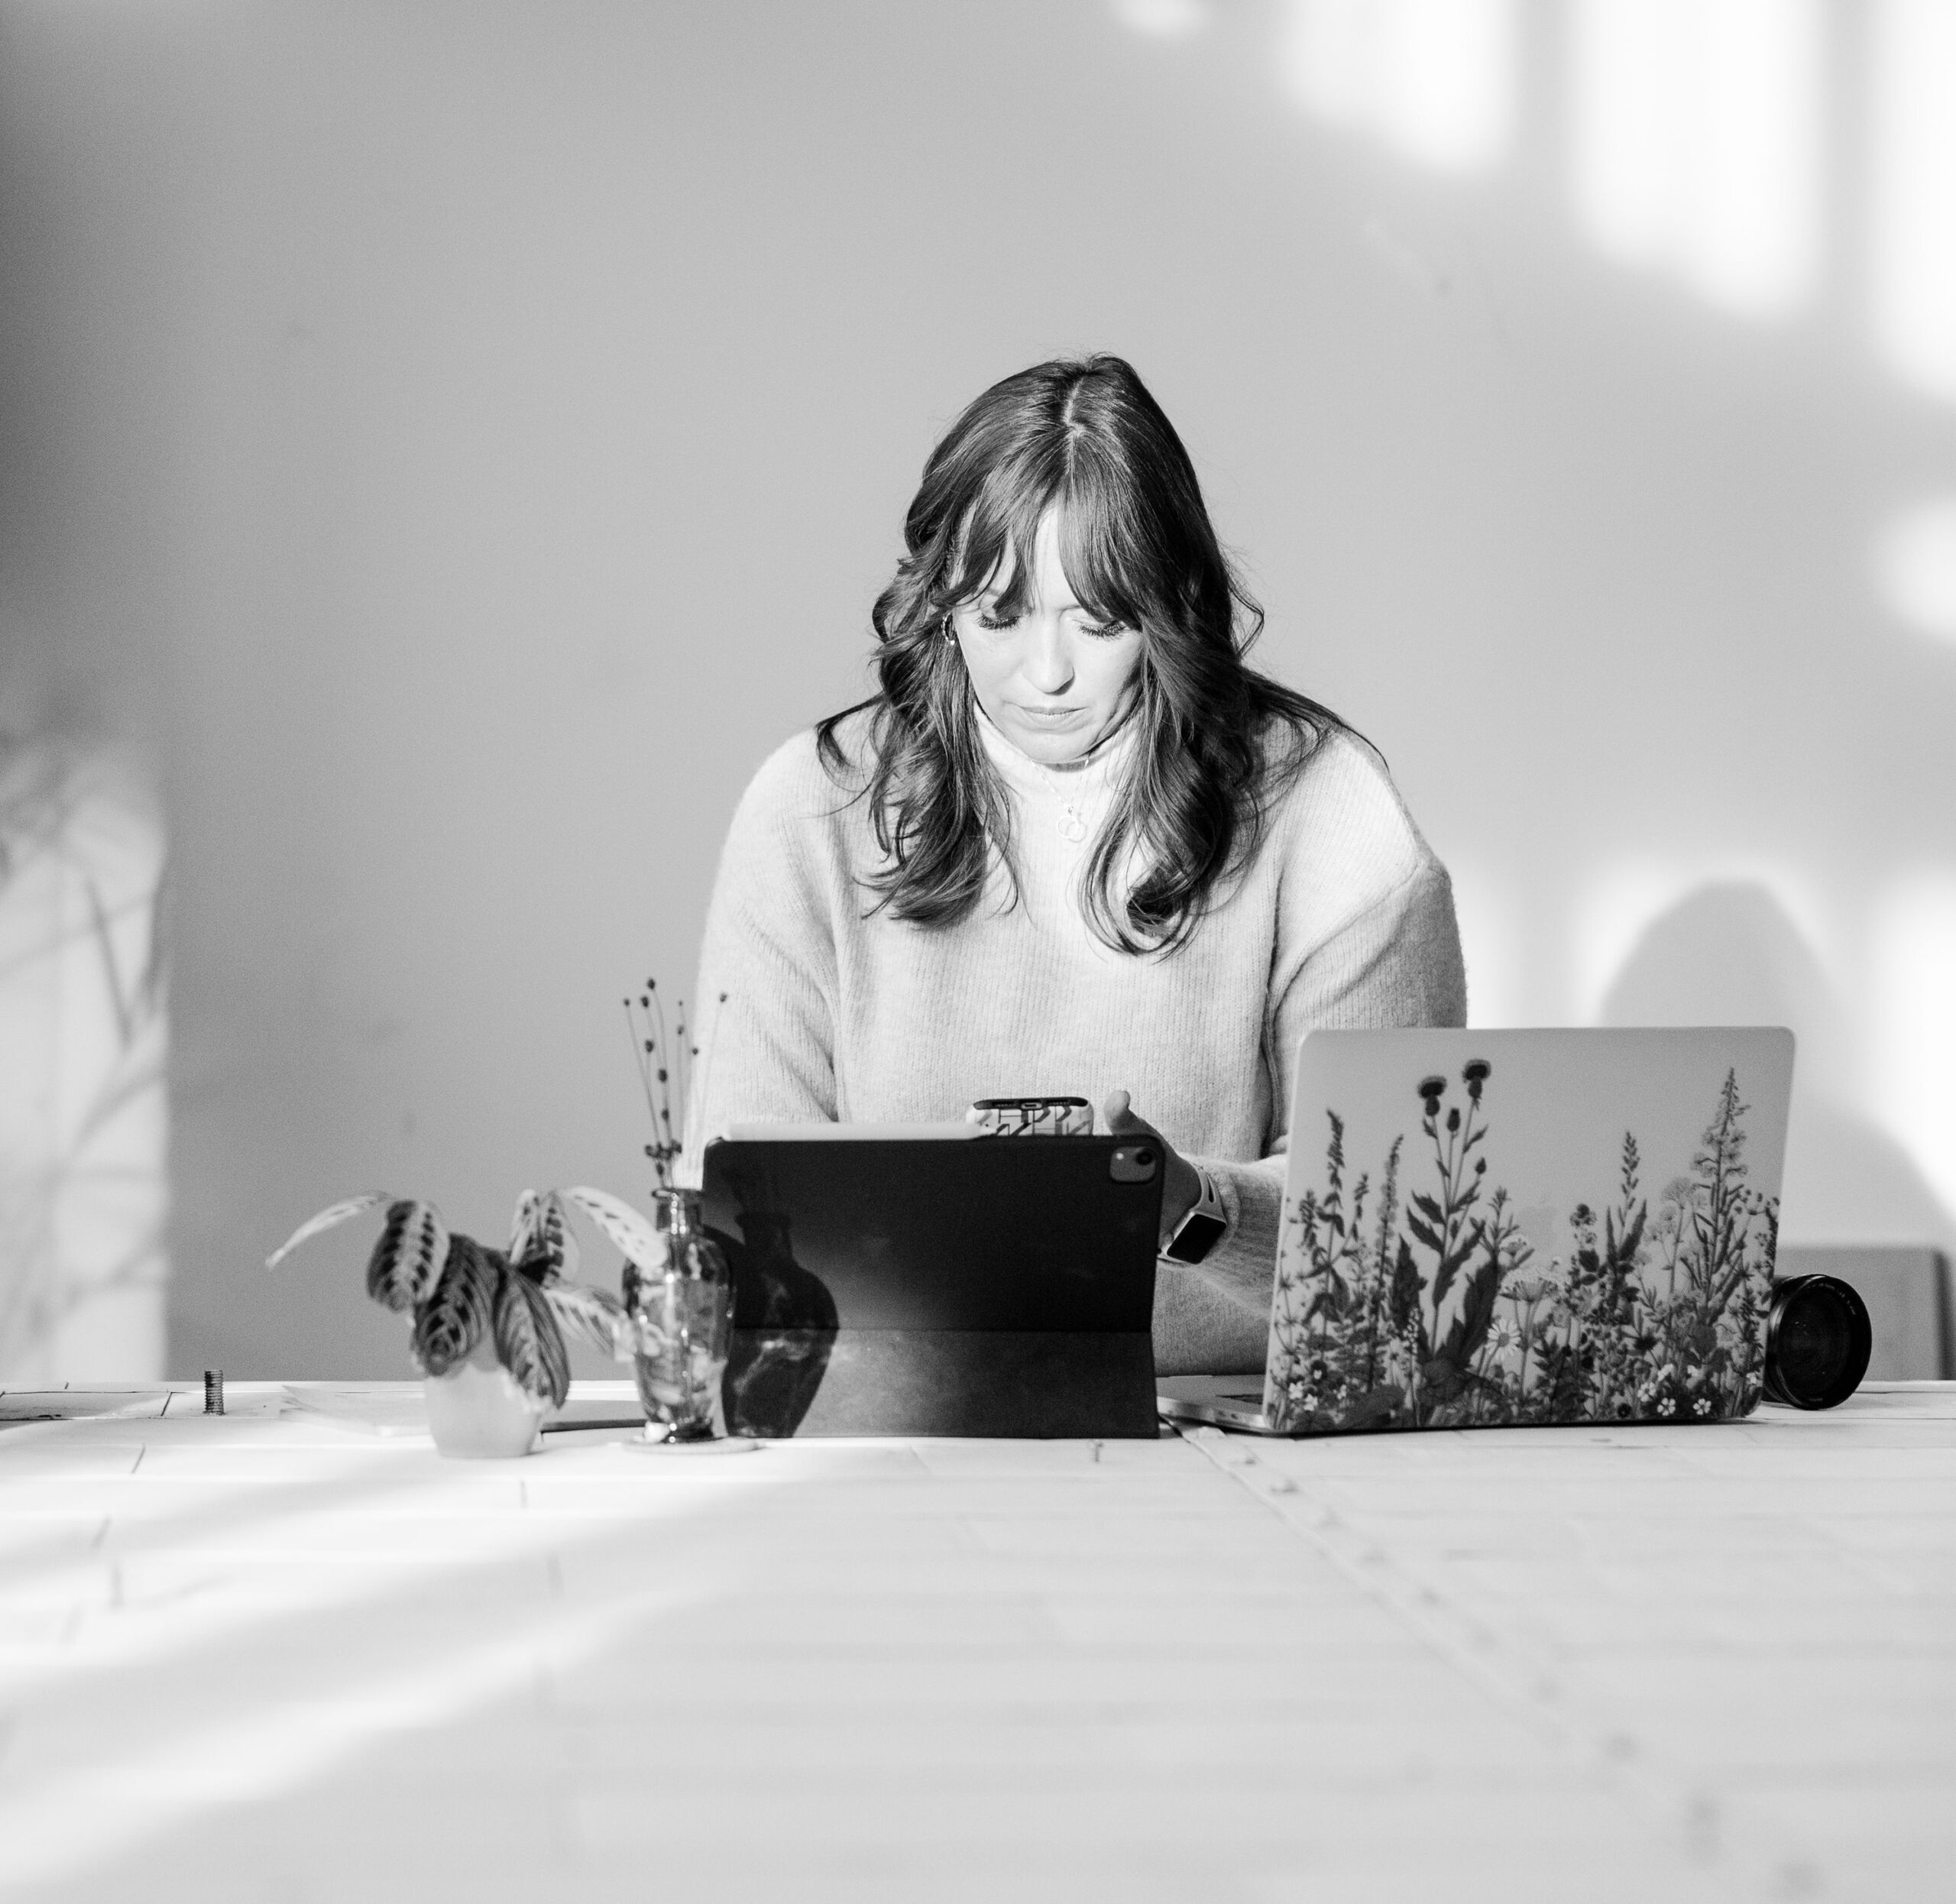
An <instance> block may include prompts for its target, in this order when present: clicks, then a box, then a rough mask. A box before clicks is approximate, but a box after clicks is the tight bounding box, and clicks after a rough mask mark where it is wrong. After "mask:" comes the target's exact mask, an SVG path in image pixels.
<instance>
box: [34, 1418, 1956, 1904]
mask: <svg viewBox="0 0 1956 1904" xmlns="http://www.w3.org/2000/svg"><path fill="white" fill-rule="evenodd" d="M581 1391H582V1393H583V1394H585V1396H587V1397H589V1396H591V1395H593V1394H604V1393H606V1392H608V1391H607V1389H606V1387H605V1385H604V1384H581ZM306 1392H308V1391H301V1390H299V1389H297V1388H295V1389H294V1391H293V1394H300V1395H301V1396H302V1398H303V1395H304V1394H306ZM309 1392H310V1394H311V1396H312V1398H313V1400H315V1401H318V1400H325V1401H328V1402H330V1401H331V1400H332V1392H333V1391H325V1390H322V1389H313V1390H310V1391H309ZM618 1392H621V1393H622V1392H624V1391H622V1390H621V1391H618ZM374 1398H375V1400H376V1402H377V1404H379V1403H381V1402H385V1403H386V1404H387V1405H388V1406H390V1407H393V1409H394V1410H396V1411H397V1412H398V1411H399V1410H400V1408H401V1407H402V1402H403V1391H394V1392H393V1394H392V1395H391V1396H386V1395H381V1394H375V1397H374ZM228 1408H229V1412H228V1413H226V1414H225V1415H224V1416H223V1417H206V1416H205V1415H204V1414H203V1413H202V1393H201V1391H200V1390H199V1391H197V1392H195V1393H193V1392H192V1391H189V1389H188V1388H180V1389H176V1390H172V1391H164V1390H162V1389H151V1390H147V1391H140V1392H135V1393H125V1394H96V1395H93V1396H84V1395H83V1394H80V1393H79V1392H75V1393H71V1394H66V1395H64V1396H53V1397H50V1396H45V1395H43V1396H38V1397H36V1396H24V1395H20V1394H4V1395H0V1418H5V1419H6V1420H7V1423H8V1425H7V1426H5V1428H4V1430H0V1878H5V1877H11V1878H12V1879H14V1880H16V1881H18V1882H19V1883H21V1884H22V1885H23V1886H24V1887H25V1888H26V1889H27V1890H28V1892H29V1893H31V1894H32V1895H35V1896H47V1897H49V1898H50V1899H66V1898H74V1899H82V1898H89V1899H94V1898H104V1899H105V1898H109V1897H115V1898H118V1899H120V1898H131V1897H135V1896H141V1897H142V1898H144V1899H148V1900H158V1899H178V1898H182V1899H197V1900H199V1904H221V1901H222V1900H229V1899H277V1900H279V1904H309V1901H312V1900H321V1901H323V1900H326V1899H335V1900H338V1899H356V1898H357V1899H361V1900H369V1899H372V1900H381V1899H394V1898H408V1897H416V1898H419V1899H428V1898H430V1897H440V1898H444V1899H445V1898H451V1897H458V1896H471V1895H473V1896H479V1897H481V1898H484V1899H500V1898H504V1897H509V1898H518V1897H520V1898H523V1899H526V1900H533V1899H537V1898H539V1897H542V1896H548V1895H554V1894H557V1893H562V1892H565V1891H567V1890H572V1889H575V1890H580V1891H581V1890H585V1889H588V1890H591V1891H592V1892H594V1893H597V1892H600V1891H604V1890H610V1891H613V1892H615V1893H616V1894H617V1895H618V1896H633V1897H640V1896H643V1897H646V1898H653V1897H657V1898H660V1899H681V1898H685V1897H693V1896H696V1897H698V1898H701V1899H708V1898H711V1899H746V1898H756V1899H759V1898H767V1899H779V1900H783V1901H784V1904H785V1900H790V1899H792V1900H796V1901H797V1904H798V1901H799V1900H803V1899H827V1898H837V1899H840V1898H847V1899H851V1900H857V1899H892V1900H894V1899H903V1900H905V1901H906V1904H909V1901H911V1900H918V1899H930V1900H936V1899H950V1900H962V1899H983V1900H985V1904H1002V1901H1004V1900H1011V1901H1012V1904H1032V1901H1038V1900H1046V1899H1055V1900H1057V1899H1066V1900H1067V1901H1068V1904H1077V1901H1078V1900H1082V1899H1099V1898H1107V1899H1122V1900H1132V1901H1135V1904H1146V1901H1148V1900H1154V1899H1175V1900H1177V1904H1195V1900H1197V1899H1210V1898H1216V1899H1232V1900H1237V1899H1242V1900H1252V1901H1254V1900H1264V1899H1268V1900H1288V1899H1307V1898H1313V1899H1314V1898H1332V1897H1337V1898H1339V1899H1345V1898H1350V1899H1395V1898H1401V1897H1405V1898H1411V1897H1415V1896H1417V1897H1420V1898H1421V1899H1426V1898H1429V1897H1431V1898H1439V1897H1441V1896H1445V1897H1447V1898H1449V1899H1456V1898H1469V1899H1478V1898H1483V1897H1485V1898H1488V1899H1497V1898H1498V1899H1501V1900H1503V1904H1516V1901H1517V1900H1527V1899H1538V1898H1539V1899H1548V1898H1551V1897H1553V1898H1555V1899H1570V1898H1574V1899H1583V1900H1596V1899H1619V1898H1621V1899H1626V1900H1627V1899H1636V1900H1637V1901H1638V1904H1651V1901H1652V1900H1666V1901H1668V1900H1671V1899H1699V1898H1754V1897H1757V1898H1767V1899H1780V1898H1783V1899H1805V1898H1820V1899H1831V1898H1869V1899H1893V1898H1897V1897H1900V1896H1925V1897H1937V1896H1956V1384H1892V1385H1877V1386H1874V1387H1872V1388H1869V1389H1867V1390H1865V1391H1864V1392H1863V1393H1862V1394H1860V1395H1858V1396H1857V1397H1855V1398H1854V1400H1852V1401H1851V1402H1850V1403H1849V1404H1848V1405H1847V1406H1846V1407H1843V1408H1841V1409H1839V1410H1836V1411H1835V1412H1833V1413H1828V1414H1822V1415H1799V1414H1796V1413H1792V1412H1790V1411H1786V1410H1762V1411H1761V1412H1760V1413H1759V1414H1758V1415H1757V1416H1756V1417H1754V1418H1753V1419H1752V1420H1750V1421H1748V1422H1744V1423H1726V1424H1721V1425H1718V1426H1700V1427H1695V1428H1636V1429H1624V1430H1600V1429H1569V1430H1540V1429H1537V1430H1518V1431H1512V1430H1511V1431H1480V1432H1475V1433H1437V1434H1428V1435H1417V1436H1412V1435H1408V1436H1379V1437H1372V1438H1365V1439H1343V1440H1326V1441H1316V1442H1297V1443H1289V1442H1284V1443H1279V1442H1268V1441H1252V1440H1248V1439H1238V1438H1234V1437H1225V1436H1221V1435H1219V1434H1217V1433H1215V1432H1214V1431H1213V1430H1203V1431H1199V1432H1197V1433H1192V1434H1190V1435H1188V1436H1177V1435H1164V1437H1163V1438H1162V1439H1161V1440H1159V1441H1157V1442H1146V1443H1142V1442H1110V1443H1104V1444H1100V1445H1095V1444H1092V1443H1079V1442H996V1441H993V1442H972V1441H932V1440H918V1441H914V1442H890V1441H884V1442H875V1441H850V1442H811V1443H774V1444H771V1445H769V1446H764V1447H763V1448H762V1449H759V1451H758V1452H753V1453H750V1454H714V1455H704V1454H688V1453H675V1452H672V1451H669V1450H668V1451H659V1450H649V1449H643V1448H636V1447H633V1446H630V1445H629V1443H628V1441H627V1438H626V1437H625V1436H623V1435H620V1434H617V1433H611V1434H607V1433H603V1432H588V1433H581V1434H577V1435H568V1434H567V1435H562V1436H551V1437H549V1439H548V1440H547V1441H546V1448H545V1451H544V1452H542V1453H541V1454H540V1455H538V1456H531V1457H529V1458H528V1459H524V1460H522V1461H514V1462H456V1461H448V1460H444V1459H441V1458H439V1456H436V1454H435V1452H433V1450H432V1447H431V1446H430V1445H429V1443H427V1442H426V1440H425V1439H415V1438H413V1437H410V1436H394V1437H392V1438H389V1437H384V1436H377V1435H374V1434H371V1433H361V1432H359V1431H358V1430H355V1429H351V1428H348V1427H346V1426H340V1425H336V1424H335V1423H333V1422H332V1421H331V1420H325V1419H322V1418H320V1417H318V1416H317V1415H316V1414H314V1413H309V1412H307V1413H300V1412H295V1410H294V1409H293V1403H292V1397H291V1395H289V1394H288V1393H287V1391H286V1390H285V1389H284V1388H281V1387H280V1385H279V1384H235V1383H234V1384H232V1387H231V1389H230V1391H229V1395H228ZM62 1409H65V1410H68V1411H69V1412H70V1413H71V1414H72V1413H76V1412H85V1413H92V1416H93V1418H89V1419H67V1420H36V1419H32V1417H35V1416H36V1415H38V1414H45V1413H50V1412H52V1411H54V1410H62Z"/></svg>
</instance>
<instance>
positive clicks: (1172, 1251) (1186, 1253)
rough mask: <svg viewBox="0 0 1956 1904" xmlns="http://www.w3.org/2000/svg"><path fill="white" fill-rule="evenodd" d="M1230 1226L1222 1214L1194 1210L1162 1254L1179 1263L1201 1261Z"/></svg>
mask: <svg viewBox="0 0 1956 1904" xmlns="http://www.w3.org/2000/svg"><path fill="white" fill-rule="evenodd" d="M1228 1228H1229V1224H1228V1223H1227V1222H1225V1221H1224V1220H1223V1218H1221V1217H1220V1216H1207V1215H1205V1214H1204V1213H1203V1212H1201V1211H1200V1210H1197V1211H1192V1212H1191V1213H1190V1214H1189V1215H1188V1216H1185V1217H1184V1218H1183V1219H1182V1226H1181V1228H1180V1229H1178V1230H1177V1231H1176V1232H1175V1234H1174V1237H1173V1238H1172V1239H1171V1241H1170V1242H1169V1245H1168V1247H1167V1248H1166V1249H1164V1251H1163V1252H1161V1254H1162V1255H1164V1256H1166V1257H1168V1258H1171V1260H1173V1261H1175V1262H1178V1263H1199V1262H1200V1261H1202V1259H1203V1258H1204V1257H1205V1256H1206V1255H1208V1254H1209V1252H1210V1251H1211V1250H1212V1249H1213V1248H1215V1247H1216V1244H1217V1243H1218V1242H1220V1241H1221V1240H1222V1236H1223V1232H1224V1231H1225V1230H1226V1229H1228Z"/></svg>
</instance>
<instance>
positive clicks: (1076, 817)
mask: <svg viewBox="0 0 1956 1904" xmlns="http://www.w3.org/2000/svg"><path fill="white" fill-rule="evenodd" d="M1027 758H1028V759H1031V756H1030V755H1028V756H1027ZM1032 764H1033V765H1034V766H1035V767H1037V768H1038V769H1039V772H1040V776H1041V778H1042V779H1044V781H1045V782H1046V784H1047V785H1048V786H1050V787H1051V788H1052V789H1053V797H1054V798H1055V799H1056V800H1057V801H1060V802H1061V805H1063V806H1064V808H1065V811H1064V812H1063V813H1061V815H1060V837H1061V839H1062V840H1068V841H1070V843H1071V844H1073V845H1074V846H1078V845H1079V844H1080V841H1081V840H1084V839H1085V838H1086V816H1085V815H1084V814H1082V813H1081V811H1080V805H1079V803H1078V802H1077V801H1076V800H1074V798H1073V797H1072V795H1070V794H1069V793H1068V792H1067V790H1066V788H1064V786H1062V785H1061V783H1060V779H1059V776H1058V775H1057V774H1056V773H1054V771H1053V770H1052V769H1051V767H1049V766H1047V764H1046V763H1045V762H1044V761H1043V760H1034V761H1033V762H1032Z"/></svg>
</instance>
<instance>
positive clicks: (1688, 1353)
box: [1263, 1027, 1793, 1433]
mask: <svg viewBox="0 0 1956 1904" xmlns="http://www.w3.org/2000/svg"><path fill="white" fill-rule="evenodd" d="M1792 1056H1793V1041H1792V1034H1791V1033H1790V1032H1788V1031H1783V1030H1778V1029H1767V1028H1724V1027H1705V1028H1699V1027H1694V1028H1689V1029H1684V1030H1662V1031H1481V1032H1474V1031H1394V1032H1376V1031H1374V1032H1360V1031H1317V1032H1313V1033H1312V1034H1311V1035H1310V1036H1309V1037H1308V1038H1306V1040H1305V1041H1304V1043H1303V1047H1302V1049H1301V1051H1300V1055H1299V1060H1298V1065H1297V1082H1296V1088H1295V1091H1294V1098H1293V1103H1292V1111H1291V1131H1290V1145H1291V1163H1290V1167H1289V1172H1288V1177H1287V1184H1286V1187H1285V1195H1284V1213H1283V1226H1282V1230H1281V1237H1280V1241H1279V1244H1278V1258H1277V1277H1276V1287H1275V1290H1274V1294H1273V1297H1272V1313H1271V1334H1270V1352H1269V1359H1268V1364H1267V1367H1266V1371H1265V1386H1264V1397H1263V1411H1264V1414H1265V1417H1266V1418H1267V1420H1268V1423H1269V1425H1270V1426H1271V1428H1272V1429H1274V1430H1278V1431H1279V1432H1286V1433H1352V1432H1356V1431H1364V1430H1382V1429H1407V1428H1456V1427H1472V1426H1487V1427H1495V1426H1522V1425H1525V1424H1530V1423H1539V1424H1546V1423H1580V1422H1595V1421H1608V1422H1624V1421H1662V1422H1692V1421H1712V1420H1726V1419H1729V1418H1731V1417H1734V1416H1739V1415H1744V1414H1747V1413H1750V1411H1751V1410H1752V1409H1753V1407H1754V1406H1755V1404H1757V1402H1758V1400H1759V1397H1760V1387H1761V1382H1762V1378H1763V1365H1764V1361H1765V1338H1766V1320H1767V1313H1768V1311H1769V1310H1770V1306H1771V1300H1772V1290H1771V1284H1772V1277H1773V1255H1774V1251H1775V1248H1776V1244H1777V1240H1778V1235H1779V1220H1780V1168H1781V1164H1782V1161H1783V1158H1784V1154H1785V1148H1786V1109H1787V1099H1788V1097H1789V1093H1790V1090H1791V1086H1792Z"/></svg>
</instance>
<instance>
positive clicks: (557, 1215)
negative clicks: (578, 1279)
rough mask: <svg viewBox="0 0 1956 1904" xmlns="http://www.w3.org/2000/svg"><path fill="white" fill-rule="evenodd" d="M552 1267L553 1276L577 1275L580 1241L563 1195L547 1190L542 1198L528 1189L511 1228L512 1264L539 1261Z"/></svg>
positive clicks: (551, 1273)
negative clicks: (572, 1226)
mask: <svg viewBox="0 0 1956 1904" xmlns="http://www.w3.org/2000/svg"><path fill="white" fill-rule="evenodd" d="M539 1260H540V1261H542V1262H544V1263H546V1264H548V1265H549V1275H548V1276H546V1277H545V1278H544V1280H545V1281H549V1276H575V1274H577V1271H578V1239H576V1237H575V1236H574V1235H572V1233H571V1222H570V1217H569V1215H568V1213H567V1212H566V1211H565V1208H564V1199H563V1196H562V1193H560V1192H559V1191H557V1190H546V1191H545V1192H544V1193H542V1196H539V1195H538V1194H537V1193H536V1191H535V1190H525V1191H524V1192H523V1195H522V1196H520V1197H519V1198H518V1199H517V1213H516V1218H515V1220H514V1221H513V1222H512V1223H511V1224H510V1261H511V1262H513V1263H524V1264H529V1265H530V1266H531V1269H532V1273H533V1274H534V1272H535V1266H536V1264H537V1262H538V1261H539Z"/></svg>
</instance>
